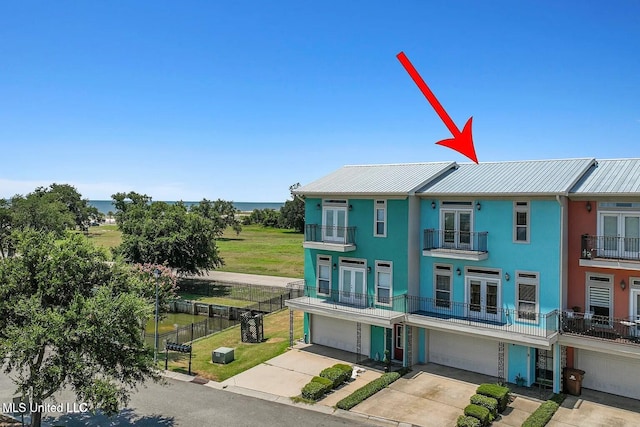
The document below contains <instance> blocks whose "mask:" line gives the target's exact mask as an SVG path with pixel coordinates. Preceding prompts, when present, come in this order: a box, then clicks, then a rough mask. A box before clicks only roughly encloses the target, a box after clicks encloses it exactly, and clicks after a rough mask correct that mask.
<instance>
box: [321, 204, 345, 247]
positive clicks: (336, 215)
mask: <svg viewBox="0 0 640 427" xmlns="http://www.w3.org/2000/svg"><path fill="white" fill-rule="evenodd" d="M347 208H348V203H347V201H346V200H323V201H322V241H323V242H336V243H347V238H348V236H347Z"/></svg>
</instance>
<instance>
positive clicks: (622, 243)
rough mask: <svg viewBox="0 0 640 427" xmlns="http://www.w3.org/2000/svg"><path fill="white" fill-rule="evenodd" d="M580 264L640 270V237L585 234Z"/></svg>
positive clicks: (581, 247)
mask: <svg viewBox="0 0 640 427" xmlns="http://www.w3.org/2000/svg"><path fill="white" fill-rule="evenodd" d="M580 265H582V266H586V267H605V268H607V267H609V268H627V269H633V270H635V269H638V270H640V238H638V237H620V236H594V235H591V234H583V235H582V236H580Z"/></svg>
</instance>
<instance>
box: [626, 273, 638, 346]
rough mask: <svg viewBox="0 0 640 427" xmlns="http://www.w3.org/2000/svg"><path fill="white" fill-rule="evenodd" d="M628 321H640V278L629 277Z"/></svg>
mask: <svg viewBox="0 0 640 427" xmlns="http://www.w3.org/2000/svg"><path fill="white" fill-rule="evenodd" d="M629 319H630V320H635V321H638V320H640V277H629ZM637 332H638V331H637V329H636V330H635V333H636V334H637Z"/></svg>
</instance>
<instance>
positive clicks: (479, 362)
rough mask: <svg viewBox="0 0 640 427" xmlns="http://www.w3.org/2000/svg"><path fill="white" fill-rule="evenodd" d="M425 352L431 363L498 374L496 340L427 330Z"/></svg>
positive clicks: (487, 373) (492, 374)
mask: <svg viewBox="0 0 640 427" xmlns="http://www.w3.org/2000/svg"><path fill="white" fill-rule="evenodd" d="M505 347H506V346H505ZM427 352H428V353H427V354H428V355H429V362H432V363H438V364H440V365H445V366H451V367H453V368H459V369H465V370H467V371H473V372H479V373H481V374H485V375H491V376H496V375H497V374H498V343H497V342H496V341H491V340H484V339H481V338H476V337H471V336H467V335H459V334H449V333H446V332H440V331H429V342H428V347H427Z"/></svg>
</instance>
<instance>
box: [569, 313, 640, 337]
mask: <svg viewBox="0 0 640 427" xmlns="http://www.w3.org/2000/svg"><path fill="white" fill-rule="evenodd" d="M560 328H561V332H562V333H563V334H566V335H577V336H583V337H587V338H593V339H598V340H606V341H616V342H619V343H624V344H640V320H638V319H636V318H615V317H608V316H596V315H594V314H592V313H574V312H572V311H568V312H567V311H565V312H562V313H561V314H560Z"/></svg>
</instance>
